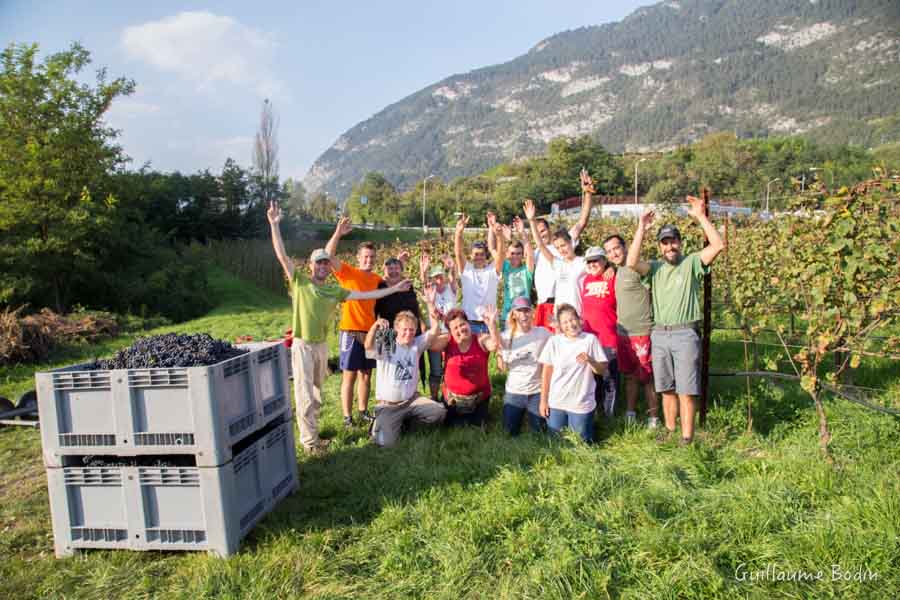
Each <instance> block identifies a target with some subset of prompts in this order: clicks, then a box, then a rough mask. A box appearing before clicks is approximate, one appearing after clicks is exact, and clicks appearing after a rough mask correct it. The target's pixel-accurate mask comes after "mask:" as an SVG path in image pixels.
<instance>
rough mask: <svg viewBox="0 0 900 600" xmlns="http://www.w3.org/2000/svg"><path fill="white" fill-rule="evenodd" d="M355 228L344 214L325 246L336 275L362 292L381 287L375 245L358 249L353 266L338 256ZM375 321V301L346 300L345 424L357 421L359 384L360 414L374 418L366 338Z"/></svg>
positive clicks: (343, 330)
mask: <svg viewBox="0 0 900 600" xmlns="http://www.w3.org/2000/svg"><path fill="white" fill-rule="evenodd" d="M352 230H353V225H352V224H351V223H350V219H349V217H341V219H340V220H338V223H337V227H335V229H334V234H332V236H331V239H329V240H328V243H327V244H326V245H325V250H326V251H327V252H328V253H329V254H330V255H331V256H332V257H334V258H333V264H334V269H335V270H334V276H335V278H336V279H337V280H338V283H339V284H340V285H342V286H343V287H345V288H347V289H350V290H356V291H360V292H369V291H372V290H375V289H378V284H379V283H381V277H379V276H378V274H376V273H375V272H374V268H375V245H374V244H372V243H371V242H364V243H362V244H360V245H359V248H358V250H357V251H356V263H357V267H353V266H352V265H349V264H347V263H345V262H343V261H341V260H338V259H337V257H336V254H337V248H338V242H339V241H340V240H341V238H342V237H344V236H345V235H347V234H348V233H350V232H351V231H352ZM374 323H375V301H374V300H364V301H361V302H356V301H354V302H344V304H343V306H342V307H341V321H340V323H339V324H338V329H339V330H340V335H339V338H338V345H339V347H340V359H339V366H340V369H341V410H342V412H343V413H344V426H345V427H351V426H352V425H353V416H352V415H353V389H354V387H355V388H356V407H357V410H358V411H359V418H360V420H361V421H363V422H370V421H371V420H372V416H371V415H370V414H369V411H368V408H369V390H370V387H371V381H372V369H374V368H375V361H374V360H371V359H369V358H367V357H366V349H365V346H364V342H365V339H366V333H368V331H369V329H370V328H371V327H372V325H373V324H374Z"/></svg>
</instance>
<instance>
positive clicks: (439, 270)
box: [428, 267, 445, 277]
mask: <svg viewBox="0 0 900 600" xmlns="http://www.w3.org/2000/svg"><path fill="white" fill-rule="evenodd" d="M444 274H445V273H444V267H431V270H430V271H428V276H429V277H437V276H438V275H444Z"/></svg>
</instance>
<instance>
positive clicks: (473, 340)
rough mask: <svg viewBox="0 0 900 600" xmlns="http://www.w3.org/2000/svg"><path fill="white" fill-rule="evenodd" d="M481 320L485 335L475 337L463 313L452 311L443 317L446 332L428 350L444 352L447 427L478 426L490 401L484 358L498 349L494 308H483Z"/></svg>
mask: <svg viewBox="0 0 900 600" xmlns="http://www.w3.org/2000/svg"><path fill="white" fill-rule="evenodd" d="M482 317H483V318H484V322H485V324H486V325H487V328H488V332H487V333H482V334H478V335H475V334H473V333H472V328H471V327H470V326H469V320H468V319H467V318H466V313H465V311H463V310H461V309H458V308H457V309H453V310H451V311H450V312H449V313H447V315H445V317H444V322H445V323H446V324H447V329H448V331H449V333H445V334H443V335H441V336H440V337H438V338H437V339H436V340H435V341H434V342H433V343H432V345H431V349H432V350H434V351H438V352H443V353H444V385H443V392H444V393H443V396H444V397H443V402H444V404H445V405H446V407H447V416H446V418H445V419H444V423H446V424H447V425H451V426H452V425H481V424H483V423H484V421H485V419H486V418H487V412H488V401H489V400H490V398H491V380H490V378H489V377H488V357H489V356H490V353H491V352H494V351H496V350H497V349H498V348H499V347H500V331H499V329H497V307H495V306H493V305H489V306H485V307H484V308H483V309H482Z"/></svg>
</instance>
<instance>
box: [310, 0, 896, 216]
mask: <svg viewBox="0 0 900 600" xmlns="http://www.w3.org/2000/svg"><path fill="white" fill-rule="evenodd" d="M898 32H900V2H898V1H897V0H867V1H859V2H855V1H852V0H792V1H788V0H765V1H759V0H756V1H754V0H679V1H677V2H676V1H671V2H661V3H659V4H655V5H653V6H649V7H645V8H641V9H638V10H637V11H635V12H634V13H632V14H631V15H629V16H628V17H626V18H625V19H624V20H622V21H621V22H617V23H610V24H606V25H601V26H596V27H584V28H581V29H577V30H574V31H566V32H563V33H560V34H557V35H554V36H552V37H549V38H547V39H545V40H543V41H541V42H540V43H538V44H537V45H535V46H534V47H533V48H531V50H529V51H528V53H526V54H524V55H522V56H520V57H518V58H515V59H513V60H511V61H509V62H507V63H504V64H501V65H495V66H490V67H485V68H482V69H477V70H475V71H471V72H469V73H466V74H461V75H453V76H451V77H448V78H446V79H444V80H442V81H440V82H438V83H435V84H434V85H431V86H429V87H426V88H425V89H423V90H421V91H419V92H416V93H414V94H412V95H410V96H408V97H406V98H404V99H402V100H400V101H399V102H397V103H395V104H392V105H390V106H388V107H387V108H385V109H384V110H382V111H381V112H379V113H378V114H376V115H375V116H373V117H372V118H370V119H368V120H366V121H363V122H361V123H359V124H357V125H355V126H354V127H353V128H351V129H350V130H349V131H347V132H346V133H344V134H343V135H341V136H340V138H339V139H338V140H337V141H336V142H335V143H334V145H333V146H332V147H331V148H329V149H328V150H327V151H326V152H325V153H324V154H322V156H320V157H319V158H318V159H317V160H316V162H315V163H314V165H313V166H312V168H311V169H310V171H309V173H308V174H307V176H306V179H305V180H304V184H305V185H306V188H307V189H308V190H313V191H315V190H325V191H327V192H328V193H330V194H333V195H335V196H337V197H338V198H341V199H343V198H345V197H346V196H347V195H348V194H349V193H350V188H351V186H352V185H353V183H354V182H356V181H358V180H360V179H361V178H362V177H363V176H364V175H365V173H367V172H369V171H379V172H381V173H383V174H384V175H385V176H386V177H387V179H388V180H389V181H391V182H392V183H393V184H394V185H396V186H398V187H399V188H400V189H405V188H406V187H409V186H411V185H414V183H415V182H416V181H419V180H421V179H422V178H423V177H425V176H427V175H429V174H431V173H434V174H436V175H437V176H439V177H441V178H443V179H445V180H447V179H452V178H454V177H458V176H467V175H472V174H475V173H479V172H482V171H484V170H486V169H488V168H490V167H492V166H494V165H496V164H498V163H500V162H505V161H509V160H515V159H517V158H521V157H526V156H532V155H536V154H540V153H541V152H542V151H543V150H544V148H545V147H546V144H547V142H549V141H550V140H551V139H553V138H555V137H558V136H577V135H582V134H589V135H591V136H593V137H595V138H596V139H597V140H598V141H600V142H601V143H602V144H604V145H605V146H606V147H607V148H608V149H609V150H611V151H615V152H622V151H626V152H644V151H653V150H664V149H669V148H672V147H674V146H676V145H678V144H684V143H688V142H691V141H693V140H696V139H698V138H700V137H703V136H704V135H705V134H707V133H709V132H711V131H716V130H728V131H735V132H736V133H737V134H738V135H739V136H742V137H747V136H765V135H788V134H805V135H810V136H813V137H818V138H819V139H820V140H822V141H830V142H852V143H858V144H867V145H868V144H870V143H873V140H872V137H873V131H876V130H878V129H877V124H878V123H879V121H878V120H879V119H882V121H883V120H884V118H886V117H892V118H888V119H887V122H889V123H891V124H892V125H891V127H890V128H888V132H887V133H885V130H884V128H882V129H880V130H878V131H880V134H879V135H880V137H881V139H880V140H878V139H876V140H875V141H874V143H885V142H889V141H895V140H897V139H900V135H898V126H897V123H898V121H900V120H898V119H897V118H896V116H897V115H898V113H900V108H898V102H897V98H900V33H898ZM886 135H887V137H888V138H889V139H884V138H885V136H886Z"/></svg>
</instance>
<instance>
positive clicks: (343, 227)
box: [334, 217, 353, 237]
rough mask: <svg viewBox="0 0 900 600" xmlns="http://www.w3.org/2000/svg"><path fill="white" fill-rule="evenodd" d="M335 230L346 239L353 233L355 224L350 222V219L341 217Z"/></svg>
mask: <svg viewBox="0 0 900 600" xmlns="http://www.w3.org/2000/svg"><path fill="white" fill-rule="evenodd" d="M334 230H335V232H336V233H337V234H338V235H339V236H340V237H344V236H345V235H347V234H348V233H350V232H351V231H353V223H351V222H350V217H341V218H340V219H338V222H337V227H335V228H334Z"/></svg>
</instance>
